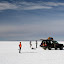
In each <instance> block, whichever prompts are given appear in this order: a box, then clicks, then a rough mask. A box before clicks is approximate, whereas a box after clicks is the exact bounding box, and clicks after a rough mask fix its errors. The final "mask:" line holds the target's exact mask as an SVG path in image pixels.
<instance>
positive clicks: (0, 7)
mask: <svg viewBox="0 0 64 64" xmlns="http://www.w3.org/2000/svg"><path fill="white" fill-rule="evenodd" d="M17 8H18V7H17V6H16V5H15V4H11V3H8V2H2V3H0V10H7V9H17Z"/></svg>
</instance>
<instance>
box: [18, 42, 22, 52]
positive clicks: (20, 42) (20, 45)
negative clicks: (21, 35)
mask: <svg viewBox="0 0 64 64" xmlns="http://www.w3.org/2000/svg"><path fill="white" fill-rule="evenodd" d="M21 47H22V45H21V42H20V44H19V53H21Z"/></svg>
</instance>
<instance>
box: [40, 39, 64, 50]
mask: <svg viewBox="0 0 64 64" xmlns="http://www.w3.org/2000/svg"><path fill="white" fill-rule="evenodd" d="M40 47H42V48H43V49H45V50H46V49H47V48H48V49H49V50H51V49H52V48H55V50H57V49H58V48H59V49H60V50H63V47H64V46H63V44H59V43H58V42H57V41H55V40H53V39H46V40H42V42H41V44H40Z"/></svg>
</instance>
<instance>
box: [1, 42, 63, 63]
mask: <svg viewBox="0 0 64 64" xmlns="http://www.w3.org/2000/svg"><path fill="white" fill-rule="evenodd" d="M19 42H20V41H0V64H64V50H54V49H52V50H43V49H42V48H41V47H39V45H40V42H39V41H38V48H35V41H34V42H32V45H33V46H32V47H34V48H35V49H31V48H30V44H29V41H21V42H22V50H21V53H19V46H18V45H19ZM60 43H63V44H64V42H63V41H60Z"/></svg>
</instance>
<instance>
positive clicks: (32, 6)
mask: <svg viewBox="0 0 64 64" xmlns="http://www.w3.org/2000/svg"><path fill="white" fill-rule="evenodd" d="M52 6H64V3H58V2H57V3H55V2H35V3H34V2H17V3H9V2H0V11H1V10H8V9H12V10H36V9H52V8H53V7H52Z"/></svg>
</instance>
